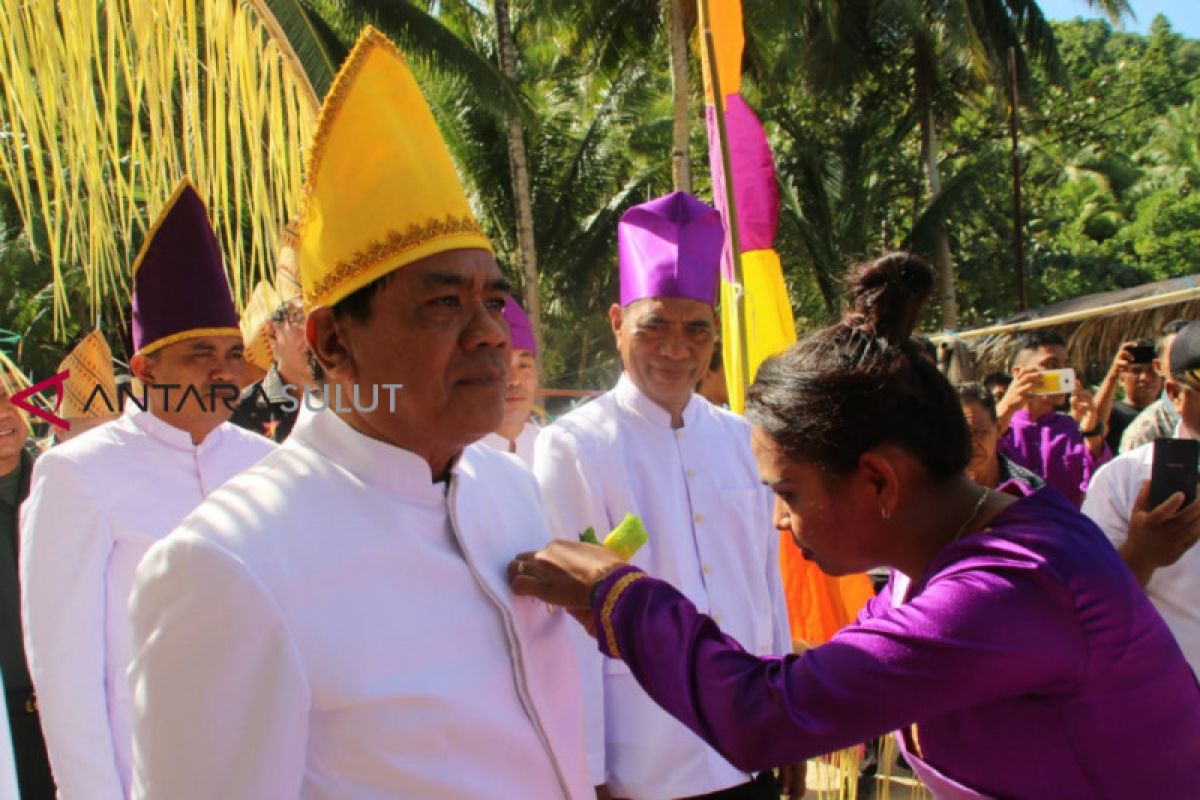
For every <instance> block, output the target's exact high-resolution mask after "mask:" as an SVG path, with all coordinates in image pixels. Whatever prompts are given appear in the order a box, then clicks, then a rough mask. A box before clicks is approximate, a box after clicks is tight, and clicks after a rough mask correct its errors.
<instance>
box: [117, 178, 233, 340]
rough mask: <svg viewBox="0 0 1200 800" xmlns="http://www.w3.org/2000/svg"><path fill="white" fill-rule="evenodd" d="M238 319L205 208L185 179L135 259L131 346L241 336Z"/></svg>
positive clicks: (218, 247)
mask: <svg viewBox="0 0 1200 800" xmlns="http://www.w3.org/2000/svg"><path fill="white" fill-rule="evenodd" d="M238 323H239V320H238V313H237V309H236V308H235V307H234V305H233V295H232V294H231V293H230V291H229V280H228V279H227V278H226V277H225V267H224V265H223V262H222V259H221V248H220V246H219V245H218V244H217V237H216V235H215V234H214V233H213V229H212V225H211V224H210V223H209V221H208V211H207V210H206V209H205V208H204V201H203V200H201V199H200V195H198V194H196V190H195V189H194V188H193V187H192V185H191V183H189V182H187V181H184V182H183V183H181V184H180V185H179V187H178V188H177V189H176V190H175V194H173V195H172V196H171V199H170V200H168V201H167V205H166V207H165V208H164V209H163V211H162V214H161V215H160V216H159V218H158V222H157V223H155V225H154V227H153V228H151V229H150V232H149V233H148V234H147V236H146V241H145V242H144V243H143V244H142V249H141V252H140V253H139V254H138V257H137V260H136V261H135V262H134V264H133V348H134V351H135V352H138V353H144V352H152V351H154V350H157V349H158V348H159V347H163V346H165V345H168V344H171V343H173V342H177V341H180V340H183V339H189V338H195V337H199V336H241V335H242V331H241V328H240V327H239V324H238Z"/></svg>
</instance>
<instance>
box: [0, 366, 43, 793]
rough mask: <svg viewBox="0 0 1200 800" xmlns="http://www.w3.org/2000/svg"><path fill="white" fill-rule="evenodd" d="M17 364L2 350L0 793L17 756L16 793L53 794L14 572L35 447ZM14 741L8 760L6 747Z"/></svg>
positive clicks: (5, 784) (0, 395)
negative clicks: (0, 719) (2, 719)
mask: <svg viewBox="0 0 1200 800" xmlns="http://www.w3.org/2000/svg"><path fill="white" fill-rule="evenodd" d="M28 385H29V384H28V381H26V380H25V377H24V376H23V375H21V374H20V371H19V370H17V368H16V366H15V365H14V364H12V363H11V362H9V361H8V359H7V358H4V356H3V355H2V354H0V673H2V675H3V680H4V696H5V701H6V702H5V709H6V713H7V719H8V724H7V725H6V726H4V729H0V797H5V796H7V795H5V793H4V792H5V789H6V788H8V787H9V786H10V785H11V783H12V781H11V779H10V772H11V769H10V767H11V766H12V765H13V762H14V761H15V766H16V777H17V783H18V785H19V787H20V795H19V796H20V797H22V798H31V799H36V800H53V798H54V779H53V778H51V776H50V762H49V761H48V760H47V758H46V744H45V742H44V741H43V738H42V728H41V719H40V717H39V714H38V710H37V700H36V698H35V697H34V694H33V682H32V680H31V679H30V677H29V665H28V662H27V660H26V658H25V647H24V642H23V640H22V636H21V606H20V588H19V580H18V575H17V509H18V508H20V505H21V503H22V502H23V501H24V500H25V498H26V497H27V496H28V495H29V480H30V476H31V474H32V472H33V463H34V458H35V457H36V452H37V451H36V448H35V447H34V446H33V443H32V441H30V440H29V438H28V435H29V426H28V424H27V422H26V420H25V417H24V415H23V414H22V412H20V411H19V410H18V409H17V407H16V406H14V405H13V404H12V402H11V401H10V398H11V397H12V396H13V395H14V394H16V393H17V392H19V391H21V390H22V389H24V388H25V387H26V386H28ZM9 739H11V743H12V760H11V761H10V760H9V759H8V758H6V757H5V755H4V750H5V749H7V747H8V745H9V741H8V740H9Z"/></svg>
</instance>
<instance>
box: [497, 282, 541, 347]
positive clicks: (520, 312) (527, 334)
mask: <svg viewBox="0 0 1200 800" xmlns="http://www.w3.org/2000/svg"><path fill="white" fill-rule="evenodd" d="M504 319H506V320H507V321H508V330H509V333H510V334H511V335H512V346H513V350H528V351H530V352H531V353H533V354H534V355H537V351H538V346H537V338H536V337H534V335H533V326H532V325H531V324H529V317H528V316H527V315H526V314H525V310H524V309H522V308H521V307H520V306H519V305H517V301H516V300H513V299H512V296H511V295H509V298H508V299H507V300H506V301H504Z"/></svg>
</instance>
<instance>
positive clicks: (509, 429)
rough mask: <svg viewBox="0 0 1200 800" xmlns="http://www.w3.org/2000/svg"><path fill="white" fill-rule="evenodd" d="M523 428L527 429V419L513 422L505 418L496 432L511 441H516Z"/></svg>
mask: <svg viewBox="0 0 1200 800" xmlns="http://www.w3.org/2000/svg"><path fill="white" fill-rule="evenodd" d="M523 430H525V420H523V419H517V420H514V421H512V422H509V421H508V420H505V421H504V423H503V424H501V425H500V427H499V428H497V429H496V434H497V435H498V436H503V437H504V438H505V439H507V440H508V441H510V442H515V441H516V440H517V437H518V436H520V435H521V431H523Z"/></svg>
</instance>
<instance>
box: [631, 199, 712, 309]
mask: <svg viewBox="0 0 1200 800" xmlns="http://www.w3.org/2000/svg"><path fill="white" fill-rule="evenodd" d="M724 244H725V229H724V227H723V226H722V224H721V215H720V214H719V213H717V210H716V209H715V208H713V207H712V206H709V205H707V204H705V203H702V202H700V201H699V200H697V199H696V198H694V197H692V196H691V195H690V194H688V193H687V192H675V193H673V194H669V195H667V196H666V197H659V198H657V199H655V200H651V201H650V202H648V203H643V204H642V205H640V206H634V207H633V208H631V209H629V210H628V211H626V212H625V215H624V216H622V217H621V221H620V222H619V223H618V224H617V249H618V258H619V260H620V264H621V305H622V306H627V305H629V304H630V303H632V302H633V301H634V300H641V299H642V298H643V297H682V298H684V299H687V300H699V301H700V302H701V303H708V304H709V305H710V306H711V305H716V303H717V286H718V284H719V283H720V277H721V248H722V247H723V246H724Z"/></svg>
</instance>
